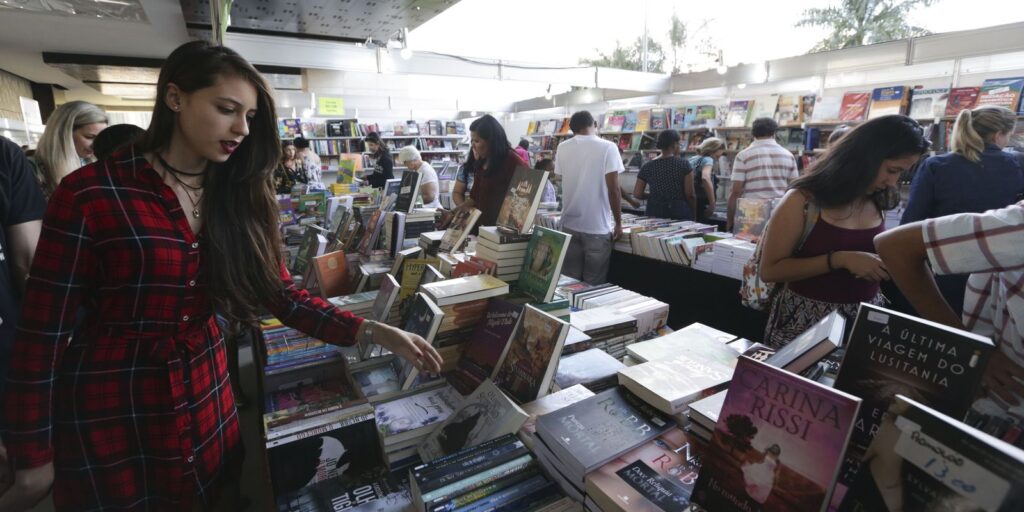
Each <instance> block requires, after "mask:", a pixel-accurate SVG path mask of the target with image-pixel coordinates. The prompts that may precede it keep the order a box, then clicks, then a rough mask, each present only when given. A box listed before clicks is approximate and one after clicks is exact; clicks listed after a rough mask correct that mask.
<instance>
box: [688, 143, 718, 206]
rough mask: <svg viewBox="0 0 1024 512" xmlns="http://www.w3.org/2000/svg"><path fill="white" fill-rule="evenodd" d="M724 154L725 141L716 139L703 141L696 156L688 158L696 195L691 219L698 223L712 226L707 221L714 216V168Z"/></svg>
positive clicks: (716, 179) (715, 179) (716, 184)
mask: <svg viewBox="0 0 1024 512" xmlns="http://www.w3.org/2000/svg"><path fill="white" fill-rule="evenodd" d="M724 153H725V141H724V140H722V139H719V138H717V137H711V138H710V139H705V140H704V142H701V143H700V146H698V147H697V154H696V155H695V156H693V157H691V158H690V167H692V168H693V171H694V173H693V189H694V192H696V195H697V201H696V204H694V212H693V218H694V219H696V220H697V221H698V222H704V223H707V224H714V221H711V220H709V219H708V217H711V216H712V215H714V214H715V203H716V199H715V189H716V188H717V187H718V176H716V175H715V171H714V169H715V166H716V164H717V163H718V159H719V158H720V157H721V156H722V154H724Z"/></svg>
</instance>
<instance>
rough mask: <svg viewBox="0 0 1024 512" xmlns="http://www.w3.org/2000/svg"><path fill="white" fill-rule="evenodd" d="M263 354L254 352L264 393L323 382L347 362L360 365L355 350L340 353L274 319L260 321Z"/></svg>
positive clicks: (331, 346)
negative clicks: (257, 358) (302, 384)
mask: <svg viewBox="0 0 1024 512" xmlns="http://www.w3.org/2000/svg"><path fill="white" fill-rule="evenodd" d="M260 323H261V330H262V334H263V339H264V343H263V347H262V348H263V350H257V351H256V353H257V356H258V357H259V359H260V361H259V363H260V368H262V370H263V388H264V391H265V392H267V393H270V392H274V391H277V390H279V389H284V388H288V387H294V386H297V385H298V384H300V383H312V382H317V381H321V380H326V379H327V376H328V375H331V374H332V372H333V373H334V374H335V375H337V374H338V372H343V371H344V368H345V364H346V362H347V361H346V360H348V361H354V362H358V361H359V354H358V349H356V348H355V347H351V348H348V349H343V348H341V347H337V346H334V345H329V344H327V343H324V342H323V341H320V340H318V339H316V338H313V337H310V336H307V335H306V334H304V333H302V332H299V331H297V330H295V329H292V328H291V327H286V326H284V325H282V324H281V322H280V321H279V320H277V319H276V318H263V319H261V322H260Z"/></svg>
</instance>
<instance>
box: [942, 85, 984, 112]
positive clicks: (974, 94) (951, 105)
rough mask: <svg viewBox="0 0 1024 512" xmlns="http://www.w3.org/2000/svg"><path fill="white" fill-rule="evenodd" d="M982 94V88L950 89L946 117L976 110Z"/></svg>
mask: <svg viewBox="0 0 1024 512" xmlns="http://www.w3.org/2000/svg"><path fill="white" fill-rule="evenodd" d="M980 93H981V88H980V87H954V88H953V89H950V91H949V99H948V100H947V102H946V115H947V116H957V115H959V114H960V111H961V110H964V109H972V108H974V104H975V103H977V101H978V94H980Z"/></svg>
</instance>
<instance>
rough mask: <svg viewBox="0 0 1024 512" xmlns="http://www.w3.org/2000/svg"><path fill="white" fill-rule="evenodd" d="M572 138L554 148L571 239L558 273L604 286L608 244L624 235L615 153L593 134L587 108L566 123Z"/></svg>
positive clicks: (565, 223) (566, 228)
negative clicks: (556, 149)
mask: <svg viewBox="0 0 1024 512" xmlns="http://www.w3.org/2000/svg"><path fill="white" fill-rule="evenodd" d="M569 129H571V130H572V132H573V134H574V136H573V137H572V138H571V139H569V140H567V141H565V142H562V143H561V144H559V145H558V152H557V153H556V154H555V174H558V175H560V176H561V177H562V231H564V232H566V233H568V234H570V235H572V239H571V240H570V241H569V250H568V251H567V252H566V255H565V263H564V264H563V265H562V273H563V274H565V275H567V276H570V277H573V278H576V279H579V280H581V281H585V282H587V283H590V284H601V283H604V282H605V281H606V279H607V277H608V261H609V259H610V258H611V254H612V243H613V242H614V241H615V240H617V239H618V238H619V237H620V236H621V235H622V211H621V209H620V207H619V204H620V201H621V196H620V195H619V173H620V172H622V171H623V170H624V168H623V166H622V160H621V159H620V158H619V149H618V148H617V147H616V146H615V144H612V143H611V142H610V141H607V140H604V139H602V138H600V137H598V136H597V124H596V123H595V122H594V116H592V115H590V112H587V111H585V110H583V111H580V112H576V113H575V114H573V115H572V118H571V119H569Z"/></svg>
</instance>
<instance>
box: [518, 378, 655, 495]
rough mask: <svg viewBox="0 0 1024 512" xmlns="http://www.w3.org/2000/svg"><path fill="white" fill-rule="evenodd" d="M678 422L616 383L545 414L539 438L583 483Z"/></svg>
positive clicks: (539, 427)
mask: <svg viewBox="0 0 1024 512" xmlns="http://www.w3.org/2000/svg"><path fill="white" fill-rule="evenodd" d="M674 426H675V421H674V420H673V419H672V418H671V417H668V416H666V415H664V414H662V413H661V412H659V411H658V410H657V409H654V408H653V407H651V406H649V405H648V404H646V403H644V402H643V401H642V400H640V399H639V398H637V397H636V396H633V395H632V394H631V393H630V392H629V391H627V390H626V389H624V388H622V387H614V388H611V389H608V390H605V391H602V392H600V393H598V394H596V395H594V396H592V397H590V398H585V399H583V400H580V401H579V402H576V403H574V404H572V405H568V406H566V407H563V408H561V409H558V410H555V411H553V412H550V413H548V414H545V415H543V416H540V417H539V418H537V436H538V437H539V438H540V440H541V441H542V442H543V443H544V444H545V446H546V447H548V448H550V450H551V451H552V453H553V454H554V455H556V456H557V457H558V459H559V460H560V461H561V462H563V463H564V464H565V465H566V466H567V467H568V468H569V469H570V470H571V471H572V472H573V473H574V474H573V475H566V476H567V477H579V484H580V485H581V486H582V484H583V477H584V475H585V474H586V473H588V472H590V471H593V470H595V469H597V468H599V467H601V466H602V465H604V464H606V463H607V462H608V461H610V460H612V459H614V458H615V457H618V456H619V455H621V454H623V453H626V452H628V451H630V450H632V449H634V448H636V447H637V446H640V445H642V444H644V443H646V442H648V441H651V440H653V439H654V438H656V437H658V436H659V435H661V434H663V433H665V432H666V431H668V430H669V429H671V428H672V427H674Z"/></svg>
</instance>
